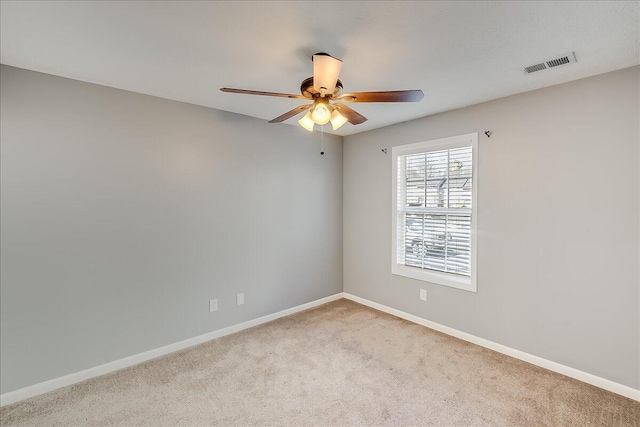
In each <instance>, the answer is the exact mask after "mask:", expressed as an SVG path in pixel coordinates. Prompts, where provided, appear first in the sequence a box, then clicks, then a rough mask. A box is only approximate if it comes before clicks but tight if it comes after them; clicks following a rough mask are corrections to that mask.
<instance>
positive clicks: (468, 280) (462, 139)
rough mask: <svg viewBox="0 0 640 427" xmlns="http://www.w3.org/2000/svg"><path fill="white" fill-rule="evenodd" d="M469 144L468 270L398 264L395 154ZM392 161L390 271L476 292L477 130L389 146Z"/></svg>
mask: <svg viewBox="0 0 640 427" xmlns="http://www.w3.org/2000/svg"><path fill="white" fill-rule="evenodd" d="M469 145H471V153H472V154H471V161H472V163H473V165H472V170H471V177H472V184H471V192H472V194H471V271H470V276H468V277H467V276H461V275H459V274H453V273H445V272H440V271H434V270H426V269H425V270H423V269H419V268H415V267H407V266H405V265H404V264H398V259H397V256H398V250H397V249H398V247H397V245H398V224H397V221H398V156H404V155H407V154H415V153H421V152H424V151H425V150H429V151H431V150H438V149H443V150H444V149H451V148H457V147H468V146H469ZM391 163H392V174H391V176H392V181H393V182H392V191H391V197H392V203H391V206H392V210H391V224H392V227H391V247H392V251H391V273H392V274H395V275H398V276H404V277H409V278H412V279H417V280H422V281H425V282H430V283H435V284H438V285H444V286H450V287H453V288H457V289H463V290H465V291H471V292H477V291H478V283H477V275H478V268H477V265H478V259H477V258H478V238H477V234H478V233H477V223H478V133H477V132H476V133H469V134H466V135H459V136H454V137H450V138H441V139H434V140H430V141H423V142H416V143H414V144H407V145H399V146H396V147H392V148H391Z"/></svg>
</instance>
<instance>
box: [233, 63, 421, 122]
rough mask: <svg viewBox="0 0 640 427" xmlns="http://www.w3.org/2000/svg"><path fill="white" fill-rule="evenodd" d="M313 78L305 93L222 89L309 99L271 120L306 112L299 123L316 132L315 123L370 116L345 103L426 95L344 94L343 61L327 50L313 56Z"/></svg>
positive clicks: (305, 82) (306, 83) (304, 86)
mask: <svg viewBox="0 0 640 427" xmlns="http://www.w3.org/2000/svg"><path fill="white" fill-rule="evenodd" d="M312 61H313V77H309V78H307V79H304V80H303V81H302V84H301V85H300V92H301V93H302V94H301V95H293V94H287V93H276V92H261V91H257V90H245V89H232V88H228V87H223V88H220V90H221V91H223V92H231V93H244V94H247V95H263V96H277V97H281V98H292V99H306V100H309V101H313V102H312V103H310V104H305V105H300V106H299V107H296V108H294V109H293V110H291V111H287V112H286V113H284V114H283V115H281V116H278V117H276V118H275V119H273V120H271V121H269V123H280V122H284V121H285V120H287V119H290V118H291V117H293V116H296V115H298V114H300V113H302V112H304V111H307V110H311V111H308V112H307V114H306V115H305V116H304V117H302V118H301V119H300V120H298V123H299V124H300V126H302V127H303V128H305V129H307V130H308V131H313V127H314V125H315V124H318V125H324V124H327V123H329V122H331V127H332V128H333V130H336V129H338V128H339V127H340V126H342V125H344V124H345V123H346V122H349V123H351V124H353V125H359V124H361V123H364V122H365V121H367V118H366V117H364V116H363V115H362V114H360V113H358V112H357V111H355V110H353V109H352V108H350V107H348V106H347V105H345V104H343V102H418V101H420V100H421V99H422V98H423V97H424V93H422V91H421V90H396V91H382V92H352V93H345V94H341V93H340V92H341V90H342V88H343V87H342V82H341V81H340V80H339V79H338V76H339V74H340V69H341V68H342V61H341V60H339V59H337V58H334V57H332V56H331V55H329V54H326V53H316V54H315V55H313V57H312Z"/></svg>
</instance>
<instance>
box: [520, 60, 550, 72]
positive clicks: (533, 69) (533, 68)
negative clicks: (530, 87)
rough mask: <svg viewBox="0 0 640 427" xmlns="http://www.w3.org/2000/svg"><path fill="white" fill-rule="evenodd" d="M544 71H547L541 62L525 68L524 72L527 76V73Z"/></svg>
mask: <svg viewBox="0 0 640 427" xmlns="http://www.w3.org/2000/svg"><path fill="white" fill-rule="evenodd" d="M546 69H547V66H546V65H544V62H542V63H540V64H536V65H530V66H528V67H525V69H524V72H525V73H527V74H529V73H534V72H536V71H540V70H546Z"/></svg>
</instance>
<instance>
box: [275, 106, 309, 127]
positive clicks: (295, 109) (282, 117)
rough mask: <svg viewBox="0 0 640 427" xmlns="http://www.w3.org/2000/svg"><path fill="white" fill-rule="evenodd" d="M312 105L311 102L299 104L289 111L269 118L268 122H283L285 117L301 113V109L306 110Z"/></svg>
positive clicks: (288, 117)
mask: <svg viewBox="0 0 640 427" xmlns="http://www.w3.org/2000/svg"><path fill="white" fill-rule="evenodd" d="M311 107H313V104H306V105H301V106H299V107H296V108H294V109H293V110H291V111H287V112H286V113H284V114H283V115H281V116H278V117H276V118H275V119H273V120H270V121H269V123H280V122H284V121H285V120H287V119H290V118H291V117H293V116H295V115H297V114H300V113H302V112H303V111H306V110H308V109H309V108H311Z"/></svg>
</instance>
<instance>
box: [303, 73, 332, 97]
mask: <svg viewBox="0 0 640 427" xmlns="http://www.w3.org/2000/svg"><path fill="white" fill-rule="evenodd" d="M341 90H342V82H341V81H340V79H338V81H337V82H336V88H335V89H334V90H333V93H332V94H331V95H325V97H327V98H335V97H338V96H339V95H340V91H341ZM300 92H301V93H302V96H304V97H305V98H308V99H315V98H319V97H320V92H318V91H317V90H315V89H314V88H313V77H309V78H306V79H304V80H303V81H302V84H301V85H300Z"/></svg>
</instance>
